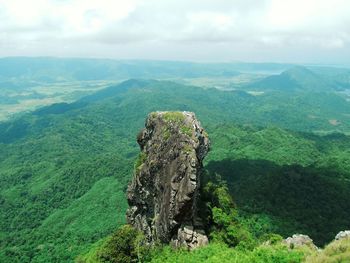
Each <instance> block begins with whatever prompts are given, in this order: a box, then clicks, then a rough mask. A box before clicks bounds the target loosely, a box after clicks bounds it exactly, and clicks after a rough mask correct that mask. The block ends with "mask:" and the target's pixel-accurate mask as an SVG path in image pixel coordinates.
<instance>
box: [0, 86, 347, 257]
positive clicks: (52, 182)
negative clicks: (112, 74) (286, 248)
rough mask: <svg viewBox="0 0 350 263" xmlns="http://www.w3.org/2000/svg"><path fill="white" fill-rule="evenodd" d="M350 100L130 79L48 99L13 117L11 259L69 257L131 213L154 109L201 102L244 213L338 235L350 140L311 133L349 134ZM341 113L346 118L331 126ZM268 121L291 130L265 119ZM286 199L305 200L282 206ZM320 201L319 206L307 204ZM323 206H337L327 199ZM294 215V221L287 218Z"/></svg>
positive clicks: (8, 127) (3, 137)
mask: <svg viewBox="0 0 350 263" xmlns="http://www.w3.org/2000/svg"><path fill="white" fill-rule="evenodd" d="M311 98H312V100H311ZM300 105H303V108H301V107H300ZM319 105H322V107H321V108H320V107H319ZM349 107H350V106H349V103H347V102H346V101H345V100H344V99H342V98H341V97H338V96H337V95H322V94H319V95H312V94H304V95H300V94H299V95H295V96H294V97H292V99H291V97H290V96H285V95H283V94H278V93H276V94H274V95H272V96H257V97H256V96H252V95H249V94H248V93H245V92H234V91H232V92H227V91H218V90H216V89H208V90H203V89H201V88H196V87H190V86H183V85H180V84H175V83H172V82H166V81H165V82H164V81H139V80H130V81H127V82H124V83H122V84H121V85H119V86H113V87H110V88H108V89H107V90H103V91H101V92H98V93H96V94H95V95H92V96H90V97H87V98H85V99H82V100H80V101H78V102H76V103H73V104H58V105H53V106H49V107H46V108H42V109H40V110H38V111H36V112H33V113H28V114H26V115H24V116H22V117H19V118H17V119H14V120H11V121H8V122H3V123H1V126H0V144H1V147H0V167H1V169H0V178H1V181H2V183H1V185H0V191H1V195H0V203H1V213H0V216H1V218H0V227H1V235H0V239H1V240H0V245H1V252H0V261H1V262H54V261H60V262H70V261H71V260H72V259H73V258H75V257H76V256H77V255H78V254H80V253H81V252H83V251H85V250H87V249H88V248H89V246H90V245H91V244H92V243H94V242H96V241H97V240H99V239H100V238H102V237H104V236H106V235H108V234H110V233H111V232H112V231H113V230H114V229H115V228H116V227H117V226H119V225H120V224H122V223H124V220H125V218H124V215H125V210H126V201H125V190H126V185H127V183H128V181H129V179H130V178H131V175H132V169H133V163H134V159H135V157H136V154H137V151H138V149H137V146H136V143H135V136H136V134H137V132H138V131H139V129H140V128H141V127H142V126H143V122H144V118H145V116H146V115H147V114H148V113H149V112H151V111H157V110H189V111H194V112H196V115H197V116H198V118H199V119H200V120H201V122H202V125H203V126H204V128H205V129H206V130H207V131H208V133H209V134H210V138H211V139H212V151H211V153H210V154H209V156H208V159H207V161H206V168H207V169H208V171H209V172H210V173H212V172H214V170H215V171H216V172H217V173H219V174H221V176H222V178H223V179H225V180H227V181H228V183H229V187H230V191H231V193H233V194H234V199H236V200H237V204H238V207H239V209H241V210H242V215H245V214H247V215H251V214H256V218H257V220H263V221H261V222H265V223H266V224H265V223H264V224H265V226H266V229H270V228H273V229H274V230H275V231H276V232H277V233H280V234H283V235H289V234H293V233H294V232H297V231H303V232H305V231H306V232H307V233H310V235H311V234H314V233H318V232H320V234H319V235H316V234H315V237H313V238H315V240H316V241H317V242H318V243H319V244H323V243H324V242H328V241H329V240H330V237H331V235H332V236H334V235H335V234H336V232H337V231H340V230H343V229H345V228H346V227H349V225H348V223H347V222H348V221H347V219H348V218H349V214H348V212H349V211H350V209H349V207H348V204H349V203H350V202H349V200H348V196H349V195H348V193H349V185H348V178H349V174H348V171H349V167H350V164H349V156H350V155H349V150H348V149H349V140H350V139H349V137H348V136H346V135H341V134H329V135H326V136H317V135H312V134H308V133H305V132H306V131H322V132H327V133H329V132H332V131H334V130H338V131H343V132H349V131H350V127H349V122H347V120H348V119H347V118H348V117H347V115H346V114H347V113H348V112H349ZM308 114H315V115H317V118H308V117H307V116H308ZM331 118H337V119H339V120H340V123H341V124H339V125H338V126H334V125H332V124H330V123H329V121H328V119H331ZM301 120H302V121H301ZM305 120H307V121H305ZM225 124H226V125H225ZM267 124H269V125H273V126H280V127H282V129H281V128H274V127H267V128H266V126H267ZM257 126H258V127H257ZM259 126H260V127H261V128H259ZM286 129H290V130H297V131H299V132H292V131H289V130H286ZM247 164H248V166H247ZM242 167H245V168H244V169H243V168H242ZM266 167H269V168H268V169H266ZM319 169H322V171H324V172H323V173H321V174H320V173H319ZM234 171H239V172H237V173H236V172H234ZM247 174H248V175H250V176H246V175H247ZM255 175H258V178H259V180H255V179H254V178H255ZM304 175H305V176H304ZM284 176H288V177H287V178H288V182H289V183H288V184H287V185H286V187H287V188H286V189H285V188H279V187H276V188H273V189H274V191H275V192H272V193H271V196H267V197H268V198H263V199H261V198H260V197H261V196H266V191H267V190H268V189H270V188H266V187H263V186H266V185H269V184H271V182H273V183H276V184H277V182H279V180H280V179H281V180H282V178H285V177H284ZM304 177H305V179H303V178H304ZM313 178H315V179H316V180H313ZM311 179H312V180H311ZM305 180H306V182H307V184H306V185H307V186H308V188H307V189H308V191H312V192H313V195H312V196H313V197H315V198H313V199H310V200H309V201H308V202H307V203H305V204H304V201H305V196H304V195H303V194H295V195H294V194H291V195H290V193H291V192H290V191H291V189H300V191H301V193H303V188H302V187H301V184H302V185H304V182H305ZM251 182H253V184H252V183H251ZM237 185H242V187H240V188H239V189H237V187H236V186H237ZM250 186H251V187H250ZM324 189H326V191H324ZM296 193H299V192H296ZM321 193H322V194H321ZM272 196H281V199H278V200H275V199H274V198H272ZM282 197H283V198H282ZM316 197H321V199H319V198H316ZM334 198H336V199H334ZM286 200H289V201H290V202H293V203H297V204H300V206H299V207H298V209H297V210H293V209H291V210H288V211H284V210H281V209H280V208H281V206H282V204H284V203H285V201H286ZM334 200H338V201H337V202H334ZM339 200H341V201H339ZM255 201H258V202H256V205H255ZM314 203H316V206H315V210H314V212H313V211H310V212H308V213H307V214H305V215H304V212H301V211H306V209H307V205H310V204H312V205H314ZM324 204H328V207H327V209H322V206H323V205H324ZM299 208H300V209H299ZM315 214H317V215H319V214H321V215H322V216H321V218H319V220H318V221H317V222H318V224H317V225H313V224H311V223H310V222H311V221H312V220H314V217H315ZM101 215H103V216H101ZM285 217H288V218H289V219H290V221H288V222H293V224H287V226H286V225H283V224H282V223H281V222H284V219H285ZM253 218H254V217H253ZM264 229H265V228H264ZM325 229H327V231H325Z"/></svg>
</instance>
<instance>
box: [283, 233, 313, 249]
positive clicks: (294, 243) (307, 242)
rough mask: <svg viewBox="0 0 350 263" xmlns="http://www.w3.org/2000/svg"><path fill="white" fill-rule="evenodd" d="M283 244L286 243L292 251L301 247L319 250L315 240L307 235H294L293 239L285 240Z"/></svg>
mask: <svg viewBox="0 0 350 263" xmlns="http://www.w3.org/2000/svg"><path fill="white" fill-rule="evenodd" d="M283 243H285V244H286V245H287V246H288V247H289V248H291V249H293V248H296V247H301V246H307V247H309V248H311V249H314V250H317V249H318V248H317V246H315V244H314V242H313V240H312V239H311V238H310V237H309V236H307V235H301V234H294V235H293V236H292V237H288V238H286V239H285V240H283Z"/></svg>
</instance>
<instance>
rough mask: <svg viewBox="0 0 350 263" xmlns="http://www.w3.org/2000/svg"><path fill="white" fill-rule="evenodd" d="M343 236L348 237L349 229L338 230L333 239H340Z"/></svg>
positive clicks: (349, 235) (349, 234)
mask: <svg viewBox="0 0 350 263" xmlns="http://www.w3.org/2000/svg"><path fill="white" fill-rule="evenodd" d="M345 238H350V230H345V231H340V232H339V233H338V234H337V235H336V236H335V240H341V239H345Z"/></svg>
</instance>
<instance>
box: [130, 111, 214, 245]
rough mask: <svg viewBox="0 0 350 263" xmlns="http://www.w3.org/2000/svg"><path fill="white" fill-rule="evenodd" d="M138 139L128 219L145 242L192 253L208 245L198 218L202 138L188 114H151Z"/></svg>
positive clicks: (204, 147)
mask: <svg viewBox="0 0 350 263" xmlns="http://www.w3.org/2000/svg"><path fill="white" fill-rule="evenodd" d="M145 126H146V128H145V129H143V130H142V131H141V132H140V133H139V135H138V137H137V141H138V143H139V145H140V148H141V153H140V156H139V160H138V161H137V162H136V164H135V172H134V177H133V179H132V182H131V183H130V185H129V187H128V191H127V194H128V203H129V209H128V211H127V221H128V223H129V224H131V225H133V226H134V227H136V228H137V229H139V230H141V231H142V232H143V233H144V234H145V236H146V238H147V240H148V241H149V242H150V243H155V242H161V243H171V244H173V245H174V246H186V247H187V248H189V249H193V248H195V247H198V246H202V245H205V244H207V243H208V238H207V236H206V235H205V233H204V231H203V230H202V229H203V225H202V221H201V220H200V218H199V217H198V214H197V212H198V211H197V210H198V205H197V202H198V198H199V185H200V177H201V173H202V160H203V158H204V157H205V155H206V154H207V152H208V150H209V140H208V137H207V134H206V133H205V131H204V130H203V128H202V127H201V125H200V123H199V122H198V120H197V119H196V117H195V115H194V113H191V112H153V113H151V114H149V116H148V118H147V120H146V124H145Z"/></svg>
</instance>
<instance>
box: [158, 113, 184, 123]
mask: <svg viewBox="0 0 350 263" xmlns="http://www.w3.org/2000/svg"><path fill="white" fill-rule="evenodd" d="M163 118H164V120H165V121H166V122H174V123H181V122H183V121H184V120H185V115H184V114H183V113H182V112H180V111H168V112H165V113H164V115H163Z"/></svg>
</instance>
